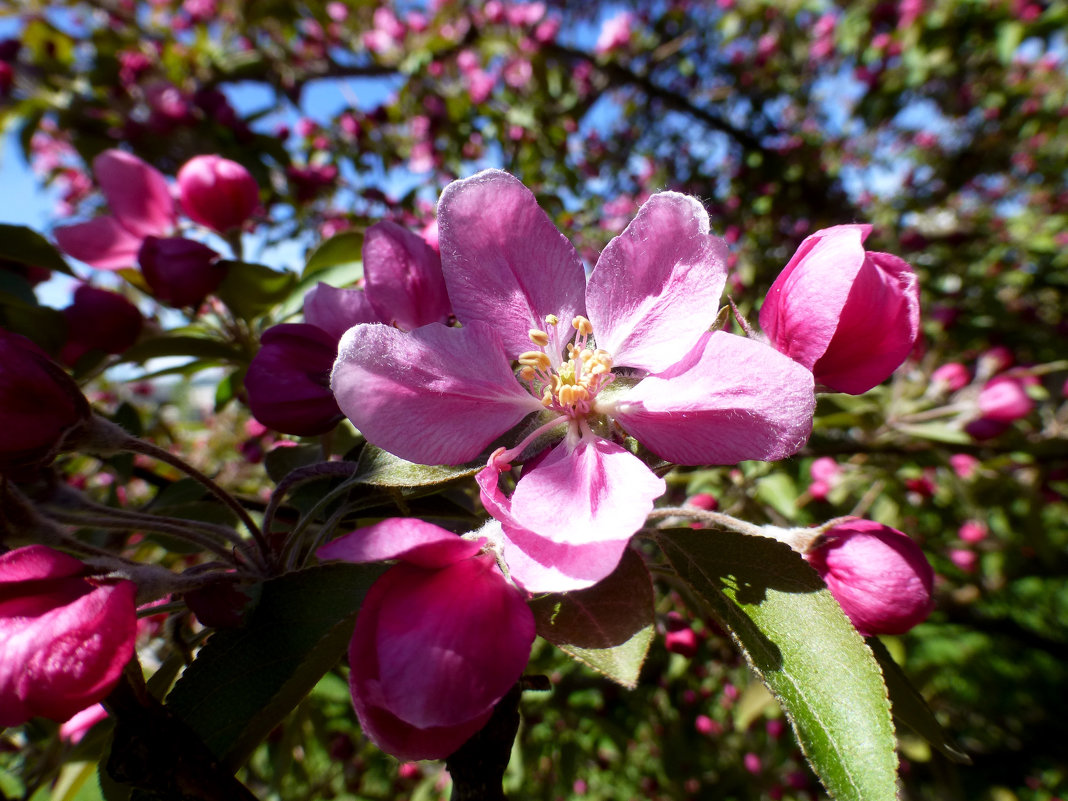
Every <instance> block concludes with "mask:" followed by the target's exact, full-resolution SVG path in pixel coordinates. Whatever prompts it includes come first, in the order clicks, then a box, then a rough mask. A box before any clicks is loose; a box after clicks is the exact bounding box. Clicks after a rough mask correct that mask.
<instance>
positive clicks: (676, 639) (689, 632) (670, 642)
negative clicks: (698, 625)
mask: <svg viewBox="0 0 1068 801" xmlns="http://www.w3.org/2000/svg"><path fill="white" fill-rule="evenodd" d="M664 647H665V648H667V649H668V651H670V652H671V653H673V654H679V655H680V656H684V657H686V658H687V659H693V657H694V654H696V653H697V635H696V634H695V633H694V630H693V629H691V628H688V627H687V628H683V629H678V630H677V631H669V632H667V633H666V634H664Z"/></svg>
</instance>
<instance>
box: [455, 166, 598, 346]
mask: <svg viewBox="0 0 1068 801" xmlns="http://www.w3.org/2000/svg"><path fill="white" fill-rule="evenodd" d="M438 227H439V231H440V240H439V242H440V247H441V266H442V270H443V271H444V273H445V283H446V285H447V286H448V288H449V297H450V298H451V299H452V308H453V311H454V312H455V313H456V317H457V318H458V319H459V320H460V322H462V323H463V324H464V325H468V324H469V323H471V322H473V321H476V320H479V321H482V322H485V323H488V324H490V325H492V326H493V327H494V329H496V330H497V332H498V333H499V334H500V337H501V340H502V341H503V343H504V349H505V352H506V353H507V354H508V356H509V357H511V358H514V357H516V356H518V355H519V354H520V353H522V352H524V351H528V350H530V349H531V344H530V340H529V339H528V337H527V335H528V332H529V331H530V329H532V328H537V329H542V328H544V327H545V317H546V315H549V314H554V315H556V316H557V317H559V318H560V321H561V324H562V325H566V324H568V323H570V322H571V320H572V319H573V318H574V317H575V315H578V314H584V313H585V311H584V309H585V306H584V302H583V292H584V290H585V284H586V279H585V275H584V273H583V270H582V262H581V261H580V260H579V257H578V253H577V252H576V251H575V247H574V246H573V245H572V244H571V243H570V242H569V241H568V240H567V238H566V237H565V236H564V235H563V234H561V233H560V232H559V231H558V230H557V228H556V226H555V225H553V222H552V220H550V219H549V215H547V214H546V213H545V212H544V211H543V210H542V209H541V207H540V206H538V201H537V200H536V199H535V197H534V194H533V193H532V192H531V191H530V190H529V189H527V188H526V187H525V186H523V184H522V183H520V181H519V180H518V179H516V178H514V177H512V176H511V175H509V174H508V173H506V172H501V171H500V170H485V171H483V172H480V173H478V174H477V175H474V176H472V177H470V178H467V179H464V180H462V181H453V182H452V183H451V184H449V185H448V186H447V187H445V191H443V192H442V193H441V200H440V201H439V202H438ZM561 344H562V343H561Z"/></svg>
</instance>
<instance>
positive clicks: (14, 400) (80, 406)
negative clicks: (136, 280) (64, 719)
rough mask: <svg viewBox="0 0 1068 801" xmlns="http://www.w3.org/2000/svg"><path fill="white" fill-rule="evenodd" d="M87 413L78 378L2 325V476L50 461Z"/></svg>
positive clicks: (0, 345) (0, 344) (0, 442)
mask: <svg viewBox="0 0 1068 801" xmlns="http://www.w3.org/2000/svg"><path fill="white" fill-rule="evenodd" d="M89 415H90V411H89V402H88V401H87V400H86V399H85V396H84V395H82V391H81V390H80V389H79V388H78V385H77V384H75V383H74V379H72V378H71V377H70V376H69V375H67V373H66V372H64V371H63V369H62V368H61V367H60V366H59V365H57V364H55V363H54V362H53V361H52V360H51V359H49V358H48V355H47V354H46V353H45V352H44V351H42V350H41V349H40V348H38V347H37V346H36V345H34V344H33V343H32V342H30V340H28V339H26V338H25V337H21V336H19V335H17V334H12V333H10V332H9V331H5V330H3V329H2V328H0V431H3V436H0V474H4V473H14V472H19V471H21V470H23V469H26V468H31V467H34V466H38V465H44V464H47V463H48V462H50V461H51V460H52V458H53V457H54V456H55V455H56V454H57V453H58V452H59V451H60V449H61V448H62V446H63V443H64V441H65V440H66V439H67V438H68V436H69V435H70V434H71V433H72V432H73V431H74V430H75V429H77V428H79V427H81V426H82V424H83V423H85V421H86V420H88V419H89ZM75 711H77V710H75Z"/></svg>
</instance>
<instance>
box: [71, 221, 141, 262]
mask: <svg viewBox="0 0 1068 801" xmlns="http://www.w3.org/2000/svg"><path fill="white" fill-rule="evenodd" d="M52 234H53V235H54V236H55V238H56V242H57V243H58V244H59V246H60V248H62V249H63V252H64V253H66V254H67V255H68V256H73V257H74V258H76V259H77V260H78V261H84V262H85V263H86V264H88V265H89V266H90V267H95V268H96V269H98V270H121V269H123V268H124V267H133V266H134V265H135V264H137V251H139V250H140V249H141V237H139V236H137V235H136V234H132V233H130V232H129V231H128V230H126V229H125V228H123V227H122V225H121V224H120V223H119V221H118V220H117V219H115V218H114V217H94V218H93V219H92V220H89V221H88V222H83V223H74V224H73V225H61V226H58V227H57V228H56V229H55V230H53V231H52Z"/></svg>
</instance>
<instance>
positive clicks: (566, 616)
mask: <svg viewBox="0 0 1068 801" xmlns="http://www.w3.org/2000/svg"><path fill="white" fill-rule="evenodd" d="M530 608H531V610H532V611H533V612H534V620H535V622H536V623H537V626H538V634H540V635H541V636H542V637H544V638H545V639H546V640H548V641H549V642H551V643H552V644H553V645H555V646H556V647H557V648H559V649H560V650H561V651H563V652H564V653H566V654H569V655H570V656H572V657H574V658H575V659H577V660H578V661H580V662H582V663H584V664H586V665H588V666H590V667H591V668H593V669H594V670H596V671H597V672H599V673H603V674H604V675H605V676H607V677H608V678H610V679H612V680H613V681H617V682H619V683H620V684H622V685H623V686H624V687H627V688H629V689H633V688H634V687H635V686H636V685H637V683H638V674H639V673H640V671H641V667H642V663H643V662H644V661H645V655H646V654H647V653H648V652H649V644H650V643H651V642H652V641H653V630H654V628H653V627H654V622H655V618H654V610H653V584H652V580H651V579H650V578H649V571H648V569H647V568H646V567H645V561H644V560H643V559H642V557H641V556H639V555H638V554H637V553H635V552H634V551H632V550H630V549H629V548H628V549H627V550H626V551H625V552H624V554H623V559H622V560H621V561H620V563H619V567H617V568H616V569H615V571H614V572H613V573H612V575H610V576H608V578H606V579H604V580H602V581H601V582H599V583H598V584H595V585H594V586H593V587H590V588H589V589H586V590H577V591H575V592H569V593H566V594H563V595H546V596H543V597H541V598H538V599H536V600H534V601H532V602H531V604H530Z"/></svg>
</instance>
